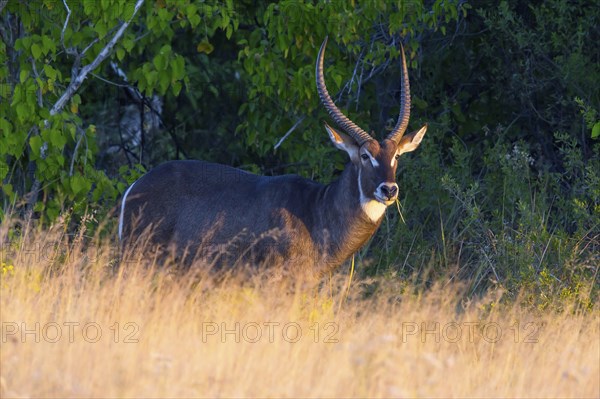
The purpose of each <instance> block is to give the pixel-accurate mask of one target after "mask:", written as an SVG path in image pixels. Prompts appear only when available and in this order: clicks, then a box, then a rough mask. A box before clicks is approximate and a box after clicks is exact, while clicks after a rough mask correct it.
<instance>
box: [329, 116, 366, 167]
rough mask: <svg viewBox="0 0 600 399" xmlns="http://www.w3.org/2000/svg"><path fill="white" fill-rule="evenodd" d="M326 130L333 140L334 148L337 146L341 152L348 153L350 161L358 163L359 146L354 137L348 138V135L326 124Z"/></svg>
mask: <svg viewBox="0 0 600 399" xmlns="http://www.w3.org/2000/svg"><path fill="white" fill-rule="evenodd" d="M325 130H327V133H328V134H329V138H330V139H331V142H332V143H333V145H334V146H336V147H337V148H339V149H340V150H344V151H346V152H347V153H348V155H349V156H350V160H351V161H352V162H353V163H356V162H358V160H359V157H358V150H359V146H358V144H357V143H356V141H355V140H354V139H353V138H352V137H350V136H348V135H347V134H344V133H341V132H338V131H337V130H335V129H334V128H332V127H331V126H329V125H328V124H327V123H326V124H325Z"/></svg>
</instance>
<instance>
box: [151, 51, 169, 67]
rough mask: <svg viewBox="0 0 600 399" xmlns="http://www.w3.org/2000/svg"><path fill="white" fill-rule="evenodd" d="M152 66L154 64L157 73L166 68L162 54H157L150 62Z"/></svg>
mask: <svg viewBox="0 0 600 399" xmlns="http://www.w3.org/2000/svg"><path fill="white" fill-rule="evenodd" d="M152 64H154V67H155V68H156V70H157V71H164V70H165V68H166V67H167V60H166V57H165V56H164V55H162V54H157V55H156V57H154V59H153V60H152Z"/></svg>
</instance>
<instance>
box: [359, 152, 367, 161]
mask: <svg viewBox="0 0 600 399" xmlns="http://www.w3.org/2000/svg"><path fill="white" fill-rule="evenodd" d="M360 157H361V158H362V159H363V160H365V161H366V160H367V159H369V156H368V155H367V154H362V155H361V156H360Z"/></svg>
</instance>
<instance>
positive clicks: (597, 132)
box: [592, 122, 600, 139]
mask: <svg viewBox="0 0 600 399" xmlns="http://www.w3.org/2000/svg"><path fill="white" fill-rule="evenodd" d="M598 137H600V122H596V124H595V125H594V127H593V128H592V138H593V139H595V138H598Z"/></svg>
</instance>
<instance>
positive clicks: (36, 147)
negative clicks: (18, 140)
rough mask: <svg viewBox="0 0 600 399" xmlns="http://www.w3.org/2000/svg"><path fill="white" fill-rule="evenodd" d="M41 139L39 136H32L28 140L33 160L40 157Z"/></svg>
mask: <svg viewBox="0 0 600 399" xmlns="http://www.w3.org/2000/svg"><path fill="white" fill-rule="evenodd" d="M42 144H43V143H42V138H41V137H40V136H33V137H31V138H30V139H29V146H30V147H31V151H32V152H33V155H34V156H35V157H34V159H35V158H39V156H40V148H42Z"/></svg>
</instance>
